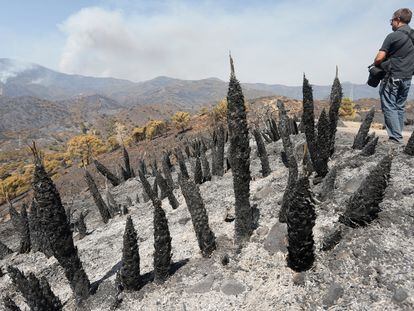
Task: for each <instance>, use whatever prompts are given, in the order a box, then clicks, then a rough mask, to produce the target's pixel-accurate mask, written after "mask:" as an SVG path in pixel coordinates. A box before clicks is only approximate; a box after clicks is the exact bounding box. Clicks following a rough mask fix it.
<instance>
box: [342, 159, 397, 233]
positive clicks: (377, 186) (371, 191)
mask: <svg viewBox="0 0 414 311" xmlns="http://www.w3.org/2000/svg"><path fill="white" fill-rule="evenodd" d="M391 162H392V158H391V156H390V155H387V156H385V157H383V158H382V160H381V161H380V162H379V163H378V164H377V165H376V166H375V167H374V169H373V170H371V171H370V173H369V174H368V176H367V177H366V178H365V179H364V180H363V181H362V183H361V185H360V186H359V188H358V190H357V191H356V192H355V193H354V194H353V195H352V196H351V198H350V199H349V200H348V202H347V206H346V209H345V212H344V214H343V215H341V216H340V217H339V221H340V222H341V223H343V224H345V225H347V226H349V227H352V228H354V227H358V226H365V225H367V224H369V223H370V222H371V221H372V220H374V219H376V218H377V217H378V213H379V212H380V211H381V208H380V207H379V204H380V203H381V202H382V200H383V199H384V195H385V190H386V188H387V186H388V182H389V179H390V171H391Z"/></svg>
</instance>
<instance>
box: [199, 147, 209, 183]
mask: <svg viewBox="0 0 414 311" xmlns="http://www.w3.org/2000/svg"><path fill="white" fill-rule="evenodd" d="M200 159H201V166H202V169H203V182H206V181H210V180H211V172H210V164H209V163H208V159H207V156H206V153H205V151H204V148H201V150H200Z"/></svg>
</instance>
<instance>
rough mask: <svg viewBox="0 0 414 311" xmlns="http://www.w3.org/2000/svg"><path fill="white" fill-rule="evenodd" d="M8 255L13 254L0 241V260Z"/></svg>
mask: <svg viewBox="0 0 414 311" xmlns="http://www.w3.org/2000/svg"><path fill="white" fill-rule="evenodd" d="M9 254H13V251H12V250H11V249H10V248H8V247H7V245H6V244H4V243H3V242H1V241H0V260H2V259H3V258H4V257H6V256H7V255H9Z"/></svg>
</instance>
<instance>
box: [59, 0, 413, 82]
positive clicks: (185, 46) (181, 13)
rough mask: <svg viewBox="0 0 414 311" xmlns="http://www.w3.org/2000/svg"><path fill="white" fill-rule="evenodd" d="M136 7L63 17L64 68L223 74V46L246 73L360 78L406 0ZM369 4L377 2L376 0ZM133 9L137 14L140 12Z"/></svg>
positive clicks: (255, 78) (249, 78) (129, 74)
mask: <svg viewBox="0 0 414 311" xmlns="http://www.w3.org/2000/svg"><path fill="white" fill-rule="evenodd" d="M172 3H173V4H172V5H170V6H169V7H167V8H165V7H163V10H158V11H157V10H155V11H154V12H155V13H154V12H152V13H150V14H149V13H145V14H144V13H139V11H133V10H131V12H130V11H128V12H127V13H126V12H123V11H120V10H107V9H102V8H98V7H92V8H84V9H82V10H80V11H79V12H77V13H75V14H73V15H72V16H70V17H69V18H68V19H67V20H66V21H64V22H63V23H62V24H61V25H60V29H61V30H62V31H63V32H64V33H65V34H66V36H67V39H66V45H65V47H64V50H63V53H62V55H61V59H60V69H61V70H62V71H64V72H68V73H77V74H85V75H95V76H114V77H117V78H126V79H130V80H134V81H141V80H146V79H150V78H153V77H155V76H159V75H166V76H171V77H177V78H182V79H200V78H206V77H218V78H221V79H225V80H227V79H228V76H229V65H228V57H227V55H228V52H229V50H231V51H232V54H233V56H234V59H235V65H236V74H237V76H238V78H239V79H240V80H241V81H242V82H267V83H283V84H291V85H298V84H300V83H301V79H302V74H303V72H306V73H307V75H308V76H309V77H310V79H311V82H312V83H315V84H328V83H330V82H332V79H333V76H334V74H335V66H336V65H339V69H340V77H341V80H342V81H346V80H348V81H349V80H351V81H353V82H360V83H364V82H365V80H366V75H367V71H366V67H367V66H368V65H369V64H370V63H371V62H372V60H373V57H374V56H375V53H376V52H377V50H378V48H379V47H380V45H381V43H382V40H383V38H384V37H385V35H386V34H387V33H388V32H390V29H389V27H388V25H387V20H388V17H389V15H391V14H392V12H393V11H394V10H395V6H399V5H401V6H403V5H404V4H406V3H407V1H393V2H392V3H390V1H380V2H379V1H373V0H349V1H331V0H317V1H312V2H310V1H291V2H290V1H289V2H288V1H280V2H273V3H272V2H270V3H269V2H266V1H264V4H262V5H260V4H259V5H257V6H256V7H254V8H253V7H250V8H246V9H243V8H240V6H239V7H238V9H235V10H233V11H231V10H228V9H226V10H220V9H219V8H217V7H218V5H217V2H215V3H216V4H215V5H213V4H212V3H213V2H206V3H211V5H209V4H206V3H204V2H203V3H204V4H203V5H200V6H196V5H193V6H190V5H183V4H181V5H177V4H176V2H172ZM374 3H375V5H373V4H374ZM137 12H138V13H137Z"/></svg>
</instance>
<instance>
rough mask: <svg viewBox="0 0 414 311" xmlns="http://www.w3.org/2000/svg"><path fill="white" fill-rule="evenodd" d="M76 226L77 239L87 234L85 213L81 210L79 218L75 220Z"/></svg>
mask: <svg viewBox="0 0 414 311" xmlns="http://www.w3.org/2000/svg"><path fill="white" fill-rule="evenodd" d="M77 228H78V232H79V240H81V239H83V238H84V237H85V236H86V235H87V231H88V229H87V228H86V223H85V215H83V212H80V214H79V219H78V221H77Z"/></svg>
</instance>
